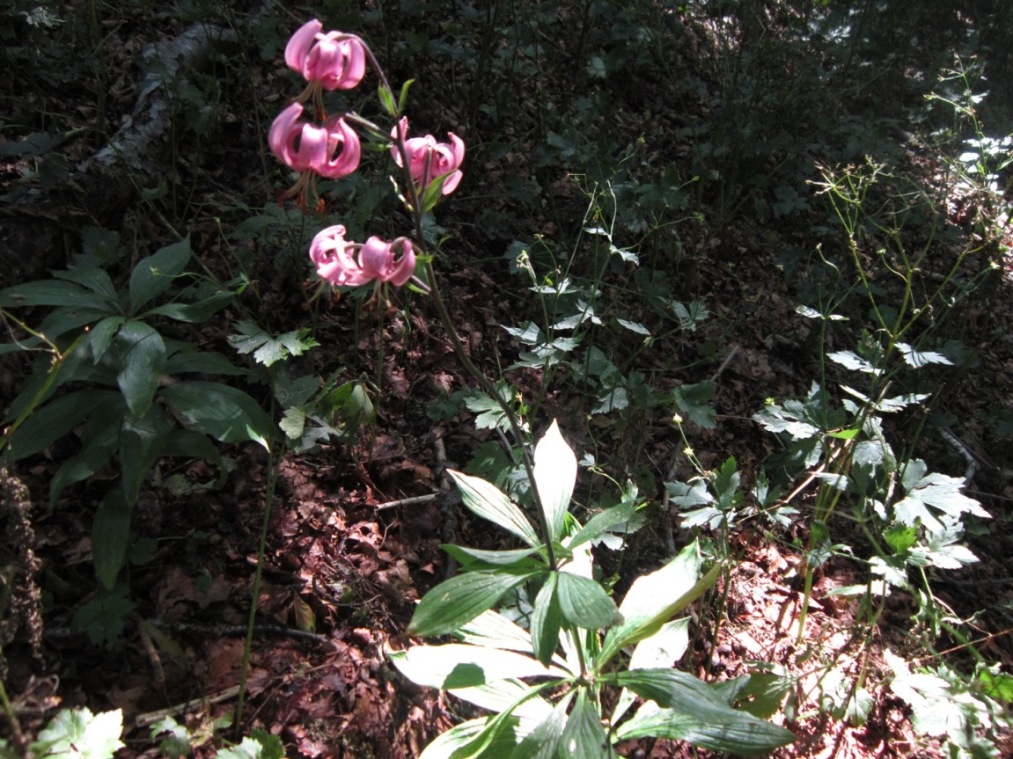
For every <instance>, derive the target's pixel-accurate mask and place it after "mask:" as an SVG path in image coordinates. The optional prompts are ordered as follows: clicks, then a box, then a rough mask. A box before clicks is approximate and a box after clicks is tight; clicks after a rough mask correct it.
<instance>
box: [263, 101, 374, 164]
mask: <svg viewBox="0 0 1013 759" xmlns="http://www.w3.org/2000/svg"><path fill="white" fill-rule="evenodd" d="M302 112H303V107H302V105H300V104H299V103H292V105H290V106H289V107H288V108H286V109H285V110H284V111H282V112H281V113H280V114H279V115H278V118H276V119H275V120H274V123H273V124H271V129H270V131H269V132H268V134H267V142H268V144H269V145H270V146H271V152H272V153H274V154H275V155H276V156H277V157H278V160H279V161H281V162H282V163H284V164H285V165H286V166H288V167H289V168H291V169H294V170H295V171H303V172H305V171H312V172H315V173H316V174H319V175H320V176H322V177H326V178H327V179H339V178H340V177H344V176H348V175H349V174H351V173H352V172H353V171H355V170H356V169H357V168H359V158H360V156H361V153H362V148H361V146H360V145H359V136H358V135H357V134H356V133H355V130H353V129H352V128H351V127H350V126H349V125H348V124H346V123H345V120H344V119H343V118H340V117H337V116H331V117H330V118H328V119H327V120H326V121H324V123H323V124H321V125H319V126H318V125H316V124H311V123H309V122H308V121H300V117H301V116H302Z"/></svg>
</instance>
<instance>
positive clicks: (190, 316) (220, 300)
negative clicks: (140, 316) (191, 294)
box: [144, 290, 236, 324]
mask: <svg viewBox="0 0 1013 759" xmlns="http://www.w3.org/2000/svg"><path fill="white" fill-rule="evenodd" d="M235 299H236V294H235V293H234V292H233V291H231V290H219V291H218V292H216V293H215V294H214V295H211V296H209V297H207V298H204V299H203V300H199V301H197V302H196V303H166V304H164V305H161V306H157V307H155V308H153V309H151V310H150V311H147V312H145V314H144V315H145V317H148V316H167V317H168V318H170V319H175V320H176V321H178V322H187V323H191V324H200V323H201V322H206V321H207V320H208V319H210V318H211V317H212V316H214V315H215V314H217V313H218V312H219V311H221V310H222V309H223V308H225V307H226V306H229V305H231V304H232V302H233V301H234V300H235Z"/></svg>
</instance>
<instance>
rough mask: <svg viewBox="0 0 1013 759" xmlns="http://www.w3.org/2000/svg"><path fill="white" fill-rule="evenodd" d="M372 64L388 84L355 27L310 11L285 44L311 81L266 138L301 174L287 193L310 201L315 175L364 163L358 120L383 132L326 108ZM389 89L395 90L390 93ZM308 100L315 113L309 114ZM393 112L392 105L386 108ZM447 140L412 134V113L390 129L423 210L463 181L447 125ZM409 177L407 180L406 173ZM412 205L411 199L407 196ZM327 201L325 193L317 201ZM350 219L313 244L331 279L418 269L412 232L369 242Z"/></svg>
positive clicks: (361, 280)
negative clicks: (352, 234)
mask: <svg viewBox="0 0 1013 759" xmlns="http://www.w3.org/2000/svg"><path fill="white" fill-rule="evenodd" d="M367 62H368V63H370V64H372V65H373V66H374V67H375V68H376V70H377V73H378V74H379V75H380V78H381V80H382V83H381V87H382V88H385V89H386V91H387V92H388V93H391V90H390V87H389V85H388V83H387V81H386V79H385V78H384V76H383V73H382V72H381V71H380V69H379V66H377V64H376V59H375V58H374V57H373V54H372V52H371V51H370V50H369V48H368V47H367V46H366V44H365V43H364V42H363V41H362V40H361V39H360V38H359V37H357V36H355V35H354V34H346V33H344V32H337V31H330V32H323V24H321V23H320V21H318V20H316V19H313V20H312V21H308V22H307V23H305V24H303V26H302V27H300V28H299V29H298V30H297V31H296V32H295V34H293V35H292V38H291V39H290V40H289V41H288V44H287V45H286V46H285V64H286V65H287V66H288V67H289V68H290V69H292V70H293V71H295V72H297V73H299V74H301V75H302V76H303V78H304V79H306V82H307V85H306V87H305V89H304V90H303V91H302V93H301V94H300V95H299V97H298V98H296V100H295V101H294V102H293V103H292V104H291V105H289V106H288V107H287V108H285V109H284V110H283V111H282V112H281V113H280V114H279V115H278V117H277V118H276V119H275V120H274V123H272V124H271V128H270V130H269V131H268V135H267V142H268V145H269V146H270V148H271V152H272V153H274V155H275V156H276V157H277V158H278V160H279V161H281V162H282V163H283V164H285V165H286V166H288V167H289V168H290V169H292V170H293V171H295V172H298V174H299V178H298V180H297V181H296V183H295V185H294V186H293V187H292V188H291V189H290V190H289V191H288V192H287V193H286V195H287V196H296V197H298V199H299V203H300V204H301V205H303V206H305V202H306V201H305V199H306V194H307V190H309V191H311V192H312V194H313V195H315V194H316V184H315V182H316V177H318V176H319V177H324V178H325V179H340V178H342V177H346V176H348V175H349V174H352V173H353V172H355V171H356V170H357V169H358V168H359V161H360V158H361V156H362V145H361V143H360V139H359V135H358V133H357V132H356V131H355V129H353V126H352V125H353V124H354V125H357V126H365V127H366V128H367V129H368V131H370V132H372V133H373V134H376V135H378V136H380V137H381V139H385V138H383V134H384V133H383V132H382V131H381V130H379V128H376V127H374V126H373V125H372V124H370V123H369V122H367V121H366V120H365V119H362V118H361V117H359V116H357V115H354V114H343V115H328V114H327V111H326V108H325V106H324V101H323V94H324V92H325V91H328V92H330V91H334V90H350V89H354V88H355V87H357V86H358V85H359V84H360V82H362V80H363V78H364V77H365V74H366V64H367ZM391 94H392V93H391ZM307 103H309V104H310V110H311V111H312V113H310V114H307V113H306V111H307ZM388 110H389V111H390V112H391V113H392V114H394V113H395V112H394V109H393V107H391V108H389V109H388ZM448 137H449V142H445V143H441V142H437V141H436V138H434V137H433V136H432V135H426V136H424V137H413V138H411V139H409V138H408V119H407V118H405V117H402V118H401V119H400V120H399V121H398V122H397V124H396V125H395V126H394V128H393V129H392V130H391V132H390V139H391V143H390V151H391V156H392V158H393V160H394V163H395V164H396V165H397V167H398V168H399V169H401V170H402V171H404V170H405V166H407V167H408V168H407V172H406V176H407V175H410V177H411V184H412V193H411V198H412V199H413V201H414V202H416V203H419V204H421V207H422V210H424V211H428V210H431V209H432V207H433V206H435V205H436V203H437V202H438V201H439V199H440V198H441V197H442V196H443V195H447V194H449V193H451V192H453V191H454V190H455V189H456V188H457V186H458V185H459V184H460V182H461V177H462V172H461V164H462V163H463V162H464V150H465V148H464V141H463V140H462V139H461V138H460V137H458V136H457V135H455V134H454V133H453V132H450V133H449V135H448ZM406 181H407V180H406ZM409 205H410V204H409ZM320 207H322V201H321V203H320ZM346 233H347V232H346V230H345V227H343V226H342V225H340V224H336V225H332V226H329V227H327V228H326V229H323V230H321V231H320V232H319V233H318V234H317V235H316V236H315V237H314V238H313V242H312V243H311V244H310V251H309V252H310V260H311V261H312V262H313V264H314V265H315V266H316V269H317V274H318V275H319V276H320V277H321V278H322V279H323V280H325V281H326V282H328V283H330V284H331V285H332V286H335V287H339V286H357V285H363V284H367V283H368V282H372V281H375V282H376V285H377V287H378V288H379V287H380V285H381V284H382V283H390V284H392V285H396V286H398V287H400V286H402V285H404V284H406V283H407V282H408V281H409V280H410V279H411V278H412V275H413V274H414V272H415V251H414V249H413V247H412V243H411V240H409V239H407V238H405V237H399V238H398V239H396V240H394V241H393V242H389V243H388V242H384V241H383V240H381V239H380V238H378V237H370V238H369V239H368V240H367V241H366V242H365V243H356V242H353V241H350V240H346V239H345V235H346Z"/></svg>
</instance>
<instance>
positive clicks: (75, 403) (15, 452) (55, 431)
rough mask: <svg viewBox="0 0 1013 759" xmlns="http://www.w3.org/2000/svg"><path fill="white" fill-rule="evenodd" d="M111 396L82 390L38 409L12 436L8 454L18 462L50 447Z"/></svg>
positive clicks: (108, 392)
mask: <svg viewBox="0 0 1013 759" xmlns="http://www.w3.org/2000/svg"><path fill="white" fill-rule="evenodd" d="M111 394H112V393H110V391H107V390H97V389H89V390H79V391H77V392H74V393H68V394H67V395H63V396H60V397H59V398H57V399H56V400H54V401H51V402H50V403H48V404H46V405H45V406H43V407H42V408H40V409H37V410H36V411H34V412H32V413H31V414H29V416H28V418H27V419H26V420H25V423H24V424H22V425H21V427H20V428H18V430H17V432H15V433H14V435H13V436H12V437H11V440H10V443H9V445H8V448H7V451H8V455H10V456H11V458H12V460H13V461H17V460H19V459H23V458H25V457H26V456H31V455H32V454H35V453H38V452H39V451H41V450H44V449H45V448H48V447H49V446H50V445H52V444H53V443H54V442H56V441H57V440H59V439H60V438H61V437H63V436H64V435H66V434H67V433H68V432H70V431H71V430H72V429H74V428H75V427H76V426H77V425H78V424H80V422H81V420H82V419H84V418H85V417H86V416H88V414H90V413H91V412H92V411H94V410H95V407H96V404H97V403H98V402H99V401H100V400H101V399H102V398H103V397H105V396H106V395H111Z"/></svg>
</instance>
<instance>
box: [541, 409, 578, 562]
mask: <svg viewBox="0 0 1013 759" xmlns="http://www.w3.org/2000/svg"><path fill="white" fill-rule="evenodd" d="M576 481H577V457H576V456H574V454H573V450H572V449H571V448H570V446H568V445H567V444H566V441H565V440H563V436H562V434H560V432H559V425H558V424H557V423H556V421H555V420H553V421H552V424H551V425H550V426H549V429H548V430H546V432H545V434H544V435H542V439H541V440H539V441H538V443H537V444H536V445H535V487H536V488H537V489H538V498H539V500H540V501H541V505H542V509H544V511H545V522H546V524H547V525H548V528H549V539H550V540H552V541H553V542H556V541H558V540H559V539H560V538H561V537H562V534H563V522H564V520H565V518H566V513H567V511H568V510H569V507H570V497H571V496H572V495H573V486H574V484H575V483H576Z"/></svg>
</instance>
